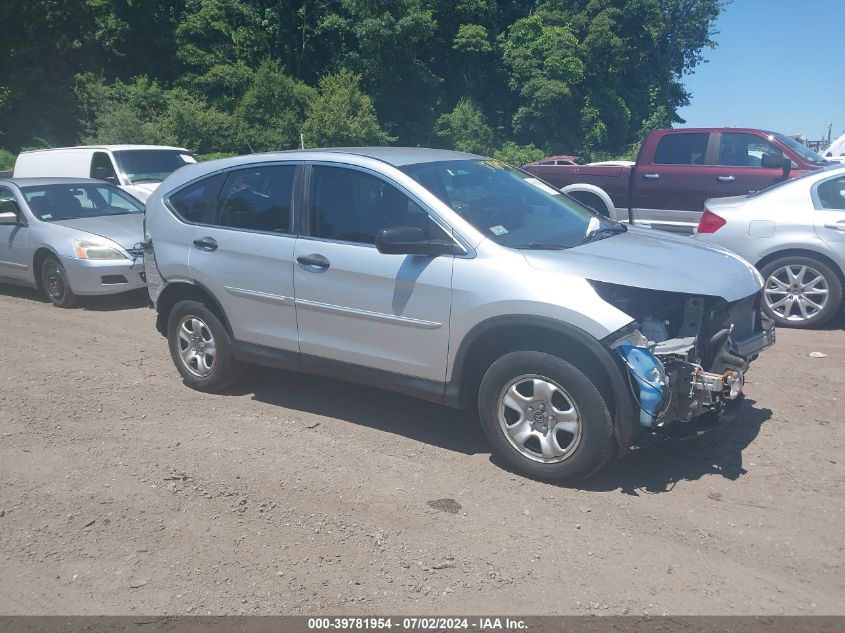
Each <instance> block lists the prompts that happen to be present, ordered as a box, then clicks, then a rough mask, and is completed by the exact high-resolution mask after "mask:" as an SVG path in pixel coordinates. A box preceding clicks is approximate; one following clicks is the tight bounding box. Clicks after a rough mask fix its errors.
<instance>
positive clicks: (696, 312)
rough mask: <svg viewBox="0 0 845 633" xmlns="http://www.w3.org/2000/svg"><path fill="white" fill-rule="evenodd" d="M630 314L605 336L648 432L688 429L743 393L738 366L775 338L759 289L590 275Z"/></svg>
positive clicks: (598, 288) (679, 432)
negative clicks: (738, 291)
mask: <svg viewBox="0 0 845 633" xmlns="http://www.w3.org/2000/svg"><path fill="white" fill-rule="evenodd" d="M591 283H592V285H593V287H594V288H595V289H596V291H597V293H598V294H599V295H600V296H601V297H602V299H604V300H605V301H606V302H607V303H609V304H611V305H613V306H614V307H616V308H618V309H619V310H621V311H623V312H625V313H626V314H628V315H629V316H631V317H632V318H633V319H635V323H632V324H631V325H629V326H628V327H626V328H624V329H623V330H620V331H618V332H615V333H613V334H612V335H610V336H609V337H607V338H606V339H605V340H604V343H605V344H606V345H607V346H608V347H609V348H610V349H611V350H612V352H613V354H614V355H615V356H616V357H617V358H618V360H619V362H620V363H621V364H622V365H623V366H624V368H625V370H626V371H627V377H628V384H629V386H630V392H631V397H632V399H633V400H634V404H635V408H638V416H639V421H640V425H641V426H642V428H643V430H644V431H646V430H647V431H648V432H650V433H651V434H652V435H663V436H671V435H685V434H689V433H692V434H695V433H697V431H698V427H699V423H700V422H702V421H703V417H702V416H704V415H705V414H708V413H713V414H715V415H714V416H707V419H708V421H711V422H712V420H714V419H718V414H720V413H721V412H722V411H724V410H725V408H726V407H727V406H728V405H729V404H730V403H731V402H736V401H737V400H738V399H739V398H740V397H741V395H742V389H743V386H744V384H745V373H746V372H747V371H748V367H749V365H750V363H751V362H752V361H753V360H754V359H755V358H757V355H758V354H759V353H760V352H761V351H762V350H764V349H765V348H767V347H769V346H770V345H772V344H773V343H774V340H775V331H774V324H773V323H772V322H771V321H768V320H764V316H763V313H762V311H761V309H760V301H761V294H760V293H759V292H758V293H756V294H754V295H751V296H749V297H746V298H744V299H740V300H738V301H733V302H728V301H725V300H724V299H721V298H719V297H712V296H702V295H691V294H684V293H677V292H665V291H659V290H649V289H642V288H632V287H628V286H621V285H616V284H610V283H605V282H596V281H593V282H591Z"/></svg>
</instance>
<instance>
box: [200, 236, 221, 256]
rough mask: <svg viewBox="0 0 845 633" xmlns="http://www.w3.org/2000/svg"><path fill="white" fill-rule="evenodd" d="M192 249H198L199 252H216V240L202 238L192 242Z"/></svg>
mask: <svg viewBox="0 0 845 633" xmlns="http://www.w3.org/2000/svg"><path fill="white" fill-rule="evenodd" d="M194 248H198V249H199V250H201V251H207V252H209V253H210V252H211V251H216V250H217V240H215V239H214V238H213V237H204V238H202V239H199V240H194Z"/></svg>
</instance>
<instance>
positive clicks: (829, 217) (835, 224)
mask: <svg viewBox="0 0 845 633" xmlns="http://www.w3.org/2000/svg"><path fill="white" fill-rule="evenodd" d="M695 237H696V238H698V239H700V240H703V241H706V242H710V243H712V244H718V245H719V246H723V247H725V248H727V249H729V250H731V251H733V252H734V253H736V254H738V255H741V256H742V257H744V258H745V259H747V260H748V261H749V262H751V263H752V264H754V265H755V266H756V267H757V269H758V270H759V271H760V274H761V275H762V276H763V279H764V286H763V310H765V311H766V313H767V314H768V315H769V316H770V317H772V318H773V319H774V320H775V322H776V323H777V324H778V325H780V326H785V327H815V326H819V325H822V324H824V323H825V322H827V321H828V320H830V319H831V318H833V317H834V316H835V315H836V314H837V312H839V310H840V309H841V307H842V289H843V288H842V287H843V280H845V165H835V164H833V165H830V166H828V167H826V168H824V169H819V170H817V171H812V172H810V173H808V174H805V175H803V176H800V177H798V178H795V179H794V180H787V181H785V182H781V183H779V184H777V185H774V186H773V187H769V188H768V189H764V190H763V191H759V192H756V193H753V194H751V195H748V196H742V197H733V198H711V199H710V200H707V201H706V202H705V203H704V213H703V214H702V216H701V220H700V222H699V225H698V230H697V232H696V234H695Z"/></svg>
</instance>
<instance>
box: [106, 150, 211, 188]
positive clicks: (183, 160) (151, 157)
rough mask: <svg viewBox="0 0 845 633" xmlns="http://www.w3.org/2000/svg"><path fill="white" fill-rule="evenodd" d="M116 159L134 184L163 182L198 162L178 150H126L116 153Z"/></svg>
mask: <svg viewBox="0 0 845 633" xmlns="http://www.w3.org/2000/svg"><path fill="white" fill-rule="evenodd" d="M114 157H115V158H116V159H117V165H118V167H120V170H121V171H122V172H123V173H124V174H125V175H126V178H127V180H129V182H131V183H133V184H135V183H143V182H161V181H162V180H164V179H165V178H167V177H168V176H169V175H170V174H172V173H173V172H174V171H176V170H177V169H179V168H180V167H182V166H184V165H187V164H188V163H195V162H197V161H196V159H195V158H194V157H193V156H191V155H190V154H188V153H187V152H182V151H179V150H176V149H124V150H120V151H118V152H114Z"/></svg>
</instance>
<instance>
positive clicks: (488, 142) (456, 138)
mask: <svg viewBox="0 0 845 633" xmlns="http://www.w3.org/2000/svg"><path fill="white" fill-rule="evenodd" d="M434 129H435V132H436V133H437V136H439V137H440V138H441V139H443V140H444V141H445V142H446V143H447V144H448V145H449V147H452V148H454V149H456V150H458V151H461V152H472V153H475V154H489V153H490V150H491V148H492V146H493V130H492V129H490V126H489V125H487V121H486V120H485V118H484V113H483V112H482V111H481V108H479V107H478V106H477V105H476V104H475V103H473V102H472V101H470V100H469V99H461V100H460V101H459V102H458V104H457V105H456V106H455V108H454V109H453V110H452V111H451V112H449V113H447V114H443V115H441V116H440V118H439V119H437V124H436V125H435V128H434Z"/></svg>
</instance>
